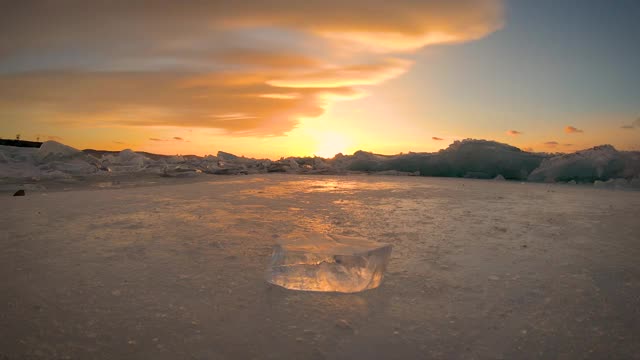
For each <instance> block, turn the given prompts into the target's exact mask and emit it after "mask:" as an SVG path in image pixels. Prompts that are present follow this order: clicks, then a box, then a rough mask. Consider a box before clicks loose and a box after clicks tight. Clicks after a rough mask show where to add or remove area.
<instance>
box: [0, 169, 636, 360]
mask: <svg viewBox="0 0 640 360" xmlns="http://www.w3.org/2000/svg"><path fill="white" fill-rule="evenodd" d="M163 181H164V180H163ZM69 187H70V189H67V191H63V190H62V189H59V190H56V191H51V190H40V191H31V190H27V196H25V197H11V196H9V195H10V193H9V192H8V190H7V192H5V193H3V195H4V196H2V197H0V207H1V208H2V209H3V210H2V216H1V217H0V229H2V231H1V232H0V276H1V277H2V279H1V280H2V285H1V286H2V288H1V291H0V303H1V304H2V307H3V310H2V311H1V312H0V359H22V358H30V359H31V358H33V359H40V358H42V359H65V358H71V359H85V358H92V359H117V358H121V359H123V358H127V359H129V358H136V359H254V358H255V359H357V358H362V359H423V358H441V359H451V358H457V359H489V358H492V359H493V358H498V359H499V358H502V359H529V358H531V359H533V358H540V359H547V358H563V359H585V358H592V359H602V358H626V359H630V358H637V356H638V354H639V353H640V260H639V259H640V219H639V215H640V192H637V191H613V190H602V189H594V188H592V187H581V186H568V185H547V184H532V183H526V184H521V183H518V182H497V181H482V180H465V179H451V178H424V177H381V176H337V177H332V176H301V175H275V174H274V175H255V176H242V177H222V176H211V177H207V178H206V179H204V180H203V179H202V178H200V180H198V181H189V180H184V181H181V180H176V179H171V181H165V183H163V184H160V185H155V186H133V187H129V186H124V187H122V188H118V186H105V185H104V184H93V185H85V186H79V185H77V184H75V185H70V186H69ZM309 231H314V232H321V233H330V234H338V235H348V236H358V237H364V238H368V239H371V240H375V241H380V242H385V243H390V244H392V245H393V252H392V254H391V260H390V263H389V266H388V268H387V272H386V275H385V278H384V281H383V283H382V284H381V285H380V287H379V288H376V289H373V290H368V291H365V292H361V293H357V294H335V293H316V292H299V291H291V290H285V289H281V288H279V287H275V286H272V285H269V284H267V283H266V282H265V280H264V271H265V267H266V265H267V263H268V261H269V257H270V255H271V251H272V246H273V244H274V243H275V242H276V240H277V239H278V238H279V237H282V236H286V235H289V234H296V233H299V234H303V233H306V232H309Z"/></svg>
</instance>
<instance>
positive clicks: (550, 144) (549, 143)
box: [544, 141, 558, 147]
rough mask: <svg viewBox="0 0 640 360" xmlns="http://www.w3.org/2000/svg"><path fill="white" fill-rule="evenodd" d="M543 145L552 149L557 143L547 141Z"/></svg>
mask: <svg viewBox="0 0 640 360" xmlns="http://www.w3.org/2000/svg"><path fill="white" fill-rule="evenodd" d="M544 144H545V145H547V146H550V147H554V146H557V145H558V142H557V141H547V142H545V143H544Z"/></svg>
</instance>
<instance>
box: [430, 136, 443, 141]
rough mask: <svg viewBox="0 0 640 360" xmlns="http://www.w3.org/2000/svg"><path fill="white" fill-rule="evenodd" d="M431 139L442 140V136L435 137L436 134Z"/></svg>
mask: <svg viewBox="0 0 640 360" xmlns="http://www.w3.org/2000/svg"><path fill="white" fill-rule="evenodd" d="M431 139H432V140H435V141H442V140H444V139H443V138H440V137H437V136H434V137H432V138H431Z"/></svg>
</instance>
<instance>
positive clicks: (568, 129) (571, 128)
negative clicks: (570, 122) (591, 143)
mask: <svg viewBox="0 0 640 360" xmlns="http://www.w3.org/2000/svg"><path fill="white" fill-rule="evenodd" d="M564 132H565V133H567V134H575V133H581V132H584V131H582V130H580V129H578V128H576V127H574V126H566V127H565V128H564Z"/></svg>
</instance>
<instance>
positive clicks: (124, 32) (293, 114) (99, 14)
mask: <svg viewBox="0 0 640 360" xmlns="http://www.w3.org/2000/svg"><path fill="white" fill-rule="evenodd" d="M502 13H503V5H502V1H501V0H458V1H450V2H447V1H440V0H398V1H394V2H389V1H386V0H353V1H343V0H340V1H338V0H324V1H315V0H312V1H305V2H300V1H297V0H248V1H242V2H230V1H222V0H217V1H216V0H214V1H209V2H201V1H184V2H180V3H177V2H172V1H153V2H151V1H145V0H132V1H128V2H115V3H114V2H89V3H87V2H86V1H81V0H68V1H65V2H64V4H60V3H59V2H49V1H37V0H24V1H20V2H19V3H16V4H14V5H12V6H11V7H10V9H8V10H7V11H3V12H2V13H1V14H0V31H2V34H3V36H2V37H0V67H1V68H3V70H4V71H3V73H2V74H0V105H1V107H0V116H2V115H3V114H20V116H21V117H22V118H25V119H32V120H33V121H40V122H52V121H53V122H56V123H58V124H73V125H86V126H102V125H126V126H190V127H207V128H216V129H222V130H225V131H227V132H229V133H232V134H235V135H260V136H272V135H282V134H285V133H286V132H288V131H290V130H292V129H293V128H295V126H296V125H297V124H298V121H299V119H301V118H309V117H317V116H319V115H321V114H322V113H323V112H324V109H325V108H326V106H327V105H328V104H330V103H331V102H333V101H337V100H346V99H353V98H357V97H360V96H364V94H365V93H364V91H363V90H362V89H361V87H362V86H369V85H376V84H380V83H382V82H384V81H387V80H389V79H392V78H395V77H397V76H399V75H401V74H403V73H405V72H407V71H408V70H409V68H410V66H411V63H412V62H411V61H410V60H407V59H399V58H397V57H394V56H397V53H398V52H406V51H413V50H416V49H418V48H420V47H422V46H425V45H429V44H433V43H450V42H460V41H468V40H473V39H477V38H479V37H482V36H485V35H486V34H488V33H490V32H492V31H495V30H496V29H499V28H500V27H501V26H502V18H503V14H502ZM337 49H339V51H340V54H336V53H334V52H336V51H338V50H337ZM345 49H346V50H345ZM345 51H346V53H347V55H348V56H345ZM78 54H82V56H78Z"/></svg>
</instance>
